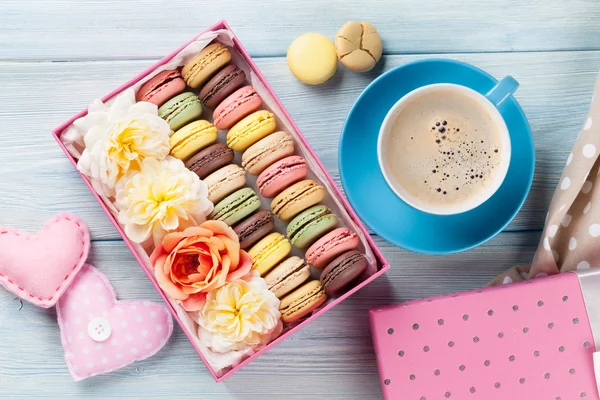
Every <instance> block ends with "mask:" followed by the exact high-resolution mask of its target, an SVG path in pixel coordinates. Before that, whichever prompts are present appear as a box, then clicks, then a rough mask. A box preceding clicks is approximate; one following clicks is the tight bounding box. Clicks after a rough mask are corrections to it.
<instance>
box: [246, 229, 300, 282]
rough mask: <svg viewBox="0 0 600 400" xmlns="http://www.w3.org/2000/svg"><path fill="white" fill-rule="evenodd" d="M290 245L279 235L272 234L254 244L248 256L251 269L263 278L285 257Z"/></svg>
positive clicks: (290, 248)
mask: <svg viewBox="0 0 600 400" xmlns="http://www.w3.org/2000/svg"><path fill="white" fill-rule="evenodd" d="M290 251H292V245H291V244H290V242H289V240H287V239H286V238H285V237H284V236H283V235H282V234H281V233H279V232H273V233H271V234H269V235H267V236H265V237H264V238H262V239H261V240H260V241H259V242H258V243H256V244H255V245H254V246H252V248H251V249H250V251H248V254H250V257H252V269H255V270H257V271H258V273H259V274H260V276H264V275H265V274H266V273H267V272H269V270H270V269H271V268H273V267H274V266H275V265H277V264H278V263H279V262H280V261H281V260H283V259H284V258H285V257H287V255H288V254H290Z"/></svg>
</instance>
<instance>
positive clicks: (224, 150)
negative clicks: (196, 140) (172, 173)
mask: <svg viewBox="0 0 600 400" xmlns="http://www.w3.org/2000/svg"><path fill="white" fill-rule="evenodd" d="M233 157H234V154H233V150H231V149H230V148H229V147H227V146H226V145H224V144H223V143H216V144H213V145H212V146H209V147H207V148H205V149H203V150H200V151H199V152H198V153H197V154H196V155H195V156H193V157H192V158H190V159H189V160H188V161H187V162H186V163H185V166H186V167H187V168H188V169H189V170H190V171H193V172H195V173H196V174H197V175H198V176H199V177H200V179H204V178H206V177H207V176H208V175H210V174H211V173H213V172H215V171H216V170H218V169H219V168H221V167H224V166H225V165H227V164H229V163H231V162H232V161H233Z"/></svg>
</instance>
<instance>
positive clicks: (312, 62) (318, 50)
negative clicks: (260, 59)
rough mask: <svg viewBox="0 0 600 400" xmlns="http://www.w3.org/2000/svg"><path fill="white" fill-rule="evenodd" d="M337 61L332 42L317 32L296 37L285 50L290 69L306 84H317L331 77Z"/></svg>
mask: <svg viewBox="0 0 600 400" xmlns="http://www.w3.org/2000/svg"><path fill="white" fill-rule="evenodd" d="M337 61H338V60H337V54H336V52H335V46H334V45H333V42H332V41H331V40H329V38H328V37H326V36H323V35H320V34H318V33H305V34H304V35H302V36H300V37H298V38H297V39H296V40H294V41H293V42H292V44H291V45H290V47H289V48H288V51H287V63H288V67H289V69H290V71H291V72H292V74H293V75H294V76H295V77H296V79H298V80H299V81H300V82H302V83H306V84H308V85H318V84H321V83H323V82H325V81H327V80H328V79H329V78H331V77H332V76H333V74H335V71H336V69H337Z"/></svg>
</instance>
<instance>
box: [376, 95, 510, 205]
mask: <svg viewBox="0 0 600 400" xmlns="http://www.w3.org/2000/svg"><path fill="white" fill-rule="evenodd" d="M429 89H430V90H422V91H421V92H420V93H414V94H413V95H410V98H409V99H408V101H405V103H404V104H402V106H400V107H395V108H394V109H392V111H391V112H390V114H389V115H388V117H387V118H386V122H385V123H384V125H386V126H385V134H384V136H383V137H382V138H380V149H379V151H380V159H381V161H382V162H383V164H384V165H382V167H383V169H384V175H385V176H386V179H387V180H388V182H389V183H390V185H391V186H392V187H393V188H396V189H397V190H396V192H397V193H398V194H400V195H401V197H403V198H405V199H406V200H407V201H408V202H410V203H412V204H413V205H415V206H416V207H417V208H421V209H423V210H425V211H430V212H434V213H437V211H438V210H439V213H441V214H449V213H454V212H452V210H456V211H455V212H461V211H466V210H467V209H470V208H473V207H472V206H469V205H473V204H476V203H479V204H480V203H481V202H483V201H485V200H486V199H487V198H489V196H491V195H492V194H493V193H494V192H495V191H496V190H497V188H498V186H499V185H500V183H501V181H502V180H503V179H504V176H505V175H506V170H507V168H508V161H509V159H510V139H508V132H507V130H506V125H505V124H504V122H503V121H502V119H501V117H500V116H499V113H498V112H497V111H496V109H495V108H494V107H493V105H491V103H489V104H486V103H485V102H483V101H482V99H483V100H484V101H487V100H486V99H485V97H483V96H481V95H478V94H477V95H478V96H481V98H479V97H477V96H476V95H474V94H473V93H475V92H473V93H470V92H468V90H470V89H466V88H465V89H466V90H467V91H463V90H457V87H456V85H434V86H433V87H430V88H429ZM475 94H476V93H475ZM383 129H384V128H382V130H383ZM399 192H400V193H399ZM476 205H477V204H476ZM444 210H446V211H444Z"/></svg>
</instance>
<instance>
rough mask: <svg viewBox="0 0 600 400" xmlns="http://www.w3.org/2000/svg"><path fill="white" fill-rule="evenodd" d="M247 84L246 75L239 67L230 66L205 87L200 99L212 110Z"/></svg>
mask: <svg viewBox="0 0 600 400" xmlns="http://www.w3.org/2000/svg"><path fill="white" fill-rule="evenodd" d="M245 82H246V74H245V73H244V71H242V69H241V68H240V67H238V66H237V65H228V66H226V67H225V68H223V69H222V70H221V71H219V72H218V73H217V74H216V75H215V76H213V77H212V78H211V79H210V80H209V81H208V82H207V83H206V85H204V87H203V88H202V90H201V91H200V94H199V95H198V97H199V98H200V100H201V101H202V103H203V104H204V105H205V106H206V107H208V108H211V109H214V108H216V107H217V106H218V105H219V103H221V102H222V101H223V100H224V99H225V98H226V97H227V96H229V95H230V94H231V93H233V92H234V91H235V90H236V89H237V88H239V87H241V86H242V85H243V84H244V83H245Z"/></svg>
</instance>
